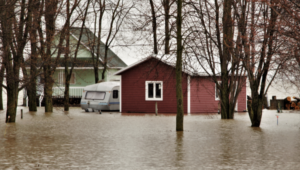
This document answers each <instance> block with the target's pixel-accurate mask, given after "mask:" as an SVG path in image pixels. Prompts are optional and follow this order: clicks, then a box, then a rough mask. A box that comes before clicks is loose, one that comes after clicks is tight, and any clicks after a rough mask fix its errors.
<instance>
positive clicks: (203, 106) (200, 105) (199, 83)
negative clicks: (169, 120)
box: [190, 77, 246, 113]
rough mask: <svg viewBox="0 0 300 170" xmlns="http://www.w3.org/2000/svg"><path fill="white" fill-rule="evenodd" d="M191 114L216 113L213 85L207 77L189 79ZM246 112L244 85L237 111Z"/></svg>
mask: <svg viewBox="0 0 300 170" xmlns="http://www.w3.org/2000/svg"><path fill="white" fill-rule="evenodd" d="M190 88H191V89H190V91H191V100H190V101H191V113H211V112H218V103H219V100H216V99H215V83H214V82H213V81H211V78H209V77H191V87H190ZM244 110H246V85H244V86H243V88H242V90H241V92H240V94H239V97H238V111H244Z"/></svg>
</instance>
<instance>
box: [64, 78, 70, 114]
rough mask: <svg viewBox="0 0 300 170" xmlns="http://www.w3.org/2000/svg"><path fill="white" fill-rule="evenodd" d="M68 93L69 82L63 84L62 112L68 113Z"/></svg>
mask: <svg viewBox="0 0 300 170" xmlns="http://www.w3.org/2000/svg"><path fill="white" fill-rule="evenodd" d="M69 91H70V82H69V81H67V82H66V83H65V95H64V111H69V99H70V96H69Z"/></svg>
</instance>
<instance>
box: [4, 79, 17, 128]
mask: <svg viewBox="0 0 300 170" xmlns="http://www.w3.org/2000/svg"><path fill="white" fill-rule="evenodd" d="M17 99H18V89H16V88H15V84H14V83H8V85H7V111H6V123H13V122H16V114H17Z"/></svg>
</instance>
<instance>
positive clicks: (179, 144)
mask: <svg viewBox="0 0 300 170" xmlns="http://www.w3.org/2000/svg"><path fill="white" fill-rule="evenodd" d="M182 139H183V132H176V149H175V153H176V161H175V164H174V165H175V167H182V162H183V157H184V150H183V140H182Z"/></svg>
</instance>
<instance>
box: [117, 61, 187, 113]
mask: <svg viewBox="0 0 300 170" xmlns="http://www.w3.org/2000/svg"><path fill="white" fill-rule="evenodd" d="M121 75H122V85H121V88H122V104H121V107H122V112H123V113H154V112H155V101H146V100H145V81H163V101H157V105H158V113H176V111H177V108H176V105H177V103H176V79H175V68H173V67H171V66H169V65H166V64H164V63H163V62H160V61H158V60H157V59H154V58H153V59H149V60H147V61H145V62H143V63H141V64H139V65H137V66H135V67H133V68H131V69H129V70H127V71H125V72H123V73H121ZM182 89H183V99H184V101H183V106H184V112H185V113H187V75H186V74H184V73H183V77H182Z"/></svg>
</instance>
